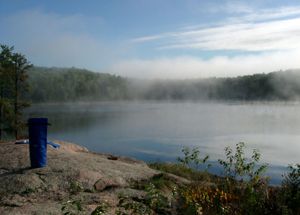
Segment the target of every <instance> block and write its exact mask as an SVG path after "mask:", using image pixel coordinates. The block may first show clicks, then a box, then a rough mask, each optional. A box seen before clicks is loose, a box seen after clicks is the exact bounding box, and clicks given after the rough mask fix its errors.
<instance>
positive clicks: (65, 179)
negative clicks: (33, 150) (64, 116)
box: [0, 141, 159, 215]
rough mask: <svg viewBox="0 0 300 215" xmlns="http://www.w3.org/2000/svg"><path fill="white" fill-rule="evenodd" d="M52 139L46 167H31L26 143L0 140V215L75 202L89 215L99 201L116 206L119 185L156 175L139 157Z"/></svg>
mask: <svg viewBox="0 0 300 215" xmlns="http://www.w3.org/2000/svg"><path fill="white" fill-rule="evenodd" d="M54 142H55V143H58V144H60V145H61V147H60V148H59V149H53V148H52V147H49V146H48V153H47V156H48V164H47V167H44V168H36V169H31V168H30V160H29V150H28V148H29V146H28V145H26V144H25V145H17V144H14V143H0V155H1V156H0V214H3V215H4V214H62V210H61V208H62V206H63V205H66V204H67V207H73V206H74V204H72V202H76V201H77V202H80V204H81V205H82V207H83V209H82V214H90V212H92V211H93V210H94V209H95V208H96V207H97V206H98V205H99V204H101V203H104V202H105V203H107V204H109V205H111V206H113V205H114V204H115V205H116V204H117V199H118V198H117V195H118V191H119V190H120V189H125V190H126V189H127V188H128V189H129V187H130V185H131V184H132V183H135V182H138V181H144V180H149V179H150V178H152V177H153V176H155V175H157V174H159V173H158V172H157V171H155V170H153V169H150V168H149V167H148V166H147V165H146V164H145V163H144V162H142V161H137V160H134V159H130V158H123V157H116V156H112V155H106V154H98V153H93V152H89V151H88V150H87V149H86V148H84V147H81V146H78V145H76V144H72V143H67V142H62V141H54ZM70 202H71V203H70ZM112 208H113V207H112ZM70 210H71V209H70ZM111 213H112V214H113V211H112V212H111Z"/></svg>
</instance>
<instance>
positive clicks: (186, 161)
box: [177, 147, 210, 169]
mask: <svg viewBox="0 0 300 215" xmlns="http://www.w3.org/2000/svg"><path fill="white" fill-rule="evenodd" d="M181 152H182V153H183V154H184V157H183V158H181V157H178V158H177V160H178V161H179V163H181V164H182V165H184V166H186V167H189V168H193V167H194V168H196V169H199V168H200V166H201V165H203V164H205V163H206V162H207V160H208V159H209V156H208V155H206V156H205V157H204V158H201V157H200V150H199V147H195V148H192V149H190V148H189V147H183V149H182V150H181ZM209 167H210V164H208V165H207V166H206V169H208V168H209Z"/></svg>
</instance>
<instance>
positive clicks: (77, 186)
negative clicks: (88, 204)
mask: <svg viewBox="0 0 300 215" xmlns="http://www.w3.org/2000/svg"><path fill="white" fill-rule="evenodd" d="M69 190H70V193H71V194H77V193H79V192H82V191H83V186H82V185H81V183H80V182H78V181H71V182H70V187H69Z"/></svg>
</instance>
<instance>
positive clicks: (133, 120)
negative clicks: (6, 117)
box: [27, 102, 300, 183]
mask: <svg viewBox="0 0 300 215" xmlns="http://www.w3.org/2000/svg"><path fill="white" fill-rule="evenodd" d="M299 113H300V104H299V103H201V102H160V103H158V102H101V103H76V104H75V103H73V104H44V105H34V106H33V107H31V108H30V109H29V110H28V113H27V114H28V116H29V117H48V118H49V121H50V123H51V124H52V126H50V127H49V135H48V136H49V138H50V139H59V140H65V141H70V142H74V143H77V144H80V145H83V146H85V147H87V148H88V149H90V150H92V151H97V152H105V153H113V154H118V155H125V156H131V157H135V158H137V159H142V160H145V161H174V160H175V159H176V158H177V157H178V156H181V148H182V147H183V146H190V147H195V146H198V147H199V148H200V150H201V152H202V153H203V155H204V154H209V155H210V158H211V161H212V162H215V161H216V160H217V159H219V158H224V148H225V147H226V146H234V145H235V144H236V143H238V142H241V141H242V142H245V143H246V145H247V148H248V149H249V152H250V149H254V148H255V149H259V150H260V152H261V154H262V161H263V162H266V163H269V164H270V168H269V171H268V174H269V175H271V176H272V178H273V180H272V182H273V183H278V182H279V181H280V179H281V174H282V173H283V171H284V167H285V166H287V165H288V164H291V163H297V162H298V163H299V162H300V159H299V157H300V142H299V140H300V114H299ZM212 171H214V172H217V171H219V169H218V168H214V169H213V170H212Z"/></svg>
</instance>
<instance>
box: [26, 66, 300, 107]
mask: <svg viewBox="0 0 300 215" xmlns="http://www.w3.org/2000/svg"><path fill="white" fill-rule="evenodd" d="M29 84H30V86H31V90H30V91H29V94H28V95H27V96H28V97H29V99H30V100H31V101H33V102H66V101H103V100H105V101H110V100H132V99H137V100H196V101H197V100H229V101H235V100H236V101H281V100H284V101H289V100H299V99H300V70H288V71H284V72H283V71H280V72H272V73H268V74H254V75H247V76H239V77H234V78H205V79H191V80H156V81H149V80H148V81H146V80H133V79H127V78H124V77H120V76H116V75H111V74H103V73H94V72H91V71H88V70H85V69H77V68H45V67H33V68H32V69H31V70H30V71H29Z"/></svg>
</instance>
